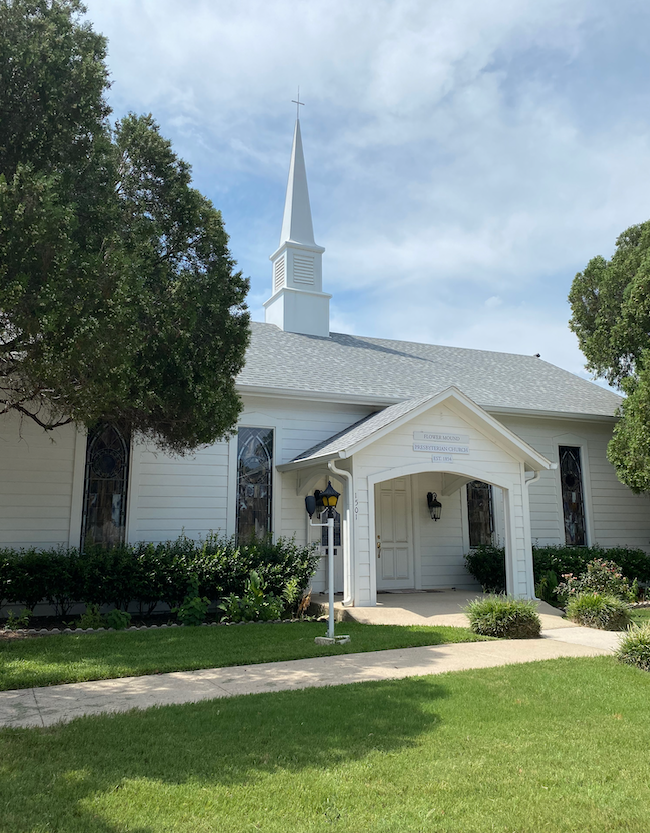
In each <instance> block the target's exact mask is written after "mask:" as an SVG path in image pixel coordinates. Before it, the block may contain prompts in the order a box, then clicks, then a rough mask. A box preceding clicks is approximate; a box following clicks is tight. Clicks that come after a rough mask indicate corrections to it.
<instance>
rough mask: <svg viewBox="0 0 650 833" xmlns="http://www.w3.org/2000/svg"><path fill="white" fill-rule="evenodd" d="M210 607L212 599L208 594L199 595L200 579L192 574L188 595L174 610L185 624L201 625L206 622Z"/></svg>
mask: <svg viewBox="0 0 650 833" xmlns="http://www.w3.org/2000/svg"><path fill="white" fill-rule="evenodd" d="M209 607H210V599H208V598H207V597H206V596H199V579H198V576H197V575H196V574H194V575H191V576H190V581H189V584H188V587H187V595H186V596H185V598H184V599H183V603H182V604H181V605H180V606H179V607H176V608H174V609H173V611H172V612H173V613H175V614H176V615H177V616H178V619H179V621H180V622H181V624H183V625H190V626H193V625H201V624H203V622H205V617H206V615H207V612H208V608H209Z"/></svg>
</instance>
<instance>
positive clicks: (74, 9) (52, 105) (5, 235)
mask: <svg viewBox="0 0 650 833" xmlns="http://www.w3.org/2000/svg"><path fill="white" fill-rule="evenodd" d="M84 11H85V9H84V7H83V6H82V5H81V4H80V2H79V0H0V414H1V413H7V412H9V411H16V412H18V413H20V414H22V415H23V416H24V417H25V418H29V419H33V420H34V421H36V422H37V423H38V424H39V425H41V426H42V427H43V428H45V429H52V428H54V427H57V426H60V425H63V424H65V423H67V422H70V421H74V422H76V423H78V424H80V425H86V426H91V425H93V424H95V423H97V422H98V421H100V420H106V421H110V422H113V423H115V424H117V425H119V426H121V427H122V428H126V429H129V430H133V431H137V432H139V433H140V434H142V435H144V436H145V437H147V438H149V439H152V440H153V441H154V442H155V443H156V444H157V445H158V446H159V447H161V448H165V449H167V450H170V451H173V452H176V453H183V452H185V451H188V450H191V449H193V448H196V447H197V446H200V445H203V444H206V443H211V442H214V441H215V440H216V439H218V438H219V437H222V436H224V435H225V434H227V433H228V432H229V430H230V429H231V427H232V426H233V425H234V424H235V422H236V420H237V416H238V414H239V411H240V409H241V403H240V400H239V397H238V395H237V392H236V390H235V384H234V378H235V376H236V375H237V373H238V372H239V371H240V370H241V368H242V367H243V363H244V354H245V350H246V346H247V344H248V339H249V316H248V312H247V310H246V305H245V296H246V292H247V290H248V281H247V280H245V279H244V278H243V277H242V275H241V273H240V272H236V271H235V269H234V267H235V262H234V260H233V259H232V257H231V255H230V252H229V250H228V237H227V235H226V232H225V230H224V227H223V222H222V218H221V213H220V212H219V211H217V210H216V209H215V208H214V207H213V205H212V204H211V202H210V201H209V200H208V199H206V198H205V197H203V196H202V195H201V194H200V193H199V192H198V191H197V190H195V189H193V188H192V187H191V176H190V167H189V165H188V164H187V163H185V162H184V161H183V160H181V159H179V158H178V157H177V156H176V154H175V153H174V152H173V150H172V147H171V144H170V142H168V141H167V140H166V139H164V138H163V137H162V136H161V135H160V132H159V128H158V126H157V125H156V123H155V121H154V120H153V118H152V117H151V116H140V117H138V116H135V115H132V114H131V115H128V116H126V117H125V118H123V119H122V120H121V121H118V122H117V123H116V124H115V125H111V124H110V123H109V121H108V117H109V114H110V109H109V107H108V105H107V103H106V99H105V94H106V90H107V88H108V72H107V69H106V63H105V57H106V44H105V40H104V38H102V37H101V36H100V35H98V34H96V33H95V32H93V30H92V28H91V27H90V25H89V24H88V23H84V22H83V21H82V15H83V13H84Z"/></svg>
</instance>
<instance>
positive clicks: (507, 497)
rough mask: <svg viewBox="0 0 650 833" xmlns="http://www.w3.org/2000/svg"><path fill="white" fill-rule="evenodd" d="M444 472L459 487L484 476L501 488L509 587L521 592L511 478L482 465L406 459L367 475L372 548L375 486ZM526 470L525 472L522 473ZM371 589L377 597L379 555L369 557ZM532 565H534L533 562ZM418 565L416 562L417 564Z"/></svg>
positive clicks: (513, 591) (374, 536) (418, 496)
mask: <svg viewBox="0 0 650 833" xmlns="http://www.w3.org/2000/svg"><path fill="white" fill-rule="evenodd" d="M429 473H431V474H442V475H449V476H450V477H451V478H453V479H454V480H456V481H458V480H461V483H460V484H459V486H458V488H462V485H463V484H462V481H465V482H468V481H470V480H481V481H483V482H484V483H489V484H490V485H492V486H496V487H498V488H499V489H501V490H502V493H503V499H504V512H505V540H504V549H505V564H506V591H507V592H508V593H509V594H511V595H522V594H521V593H520V592H519V593H518V592H517V588H516V586H515V581H514V558H513V555H514V549H513V541H514V536H515V524H514V518H515V514H516V512H515V507H514V505H513V501H512V493H513V483H512V479H511V478H507V477H505V476H504V475H503V474H500V473H499V472H494V471H490V470H487V469H486V468H485V467H483V466H473V465H464V466H462V468H456V469H454V470H453V471H450V470H449V468H448V467H446V466H445V465H443V464H436V463H432V462H424V461H423V462H419V463H406V464H401V465H397V466H393V467H391V468H387V469H383V470H381V471H375V472H373V473H372V474H370V475H368V478H367V482H368V539H369V542H372V548H371V549H370V551H371V552H373V553H374V551H375V546H376V545H375V542H376V540H377V531H376V530H377V509H378V507H377V506H376V504H375V486H377V485H379V484H381V483H384V482H386V481H390V480H395V479H397V478H403V477H410V476H411V475H415V474H429ZM522 474H523V473H522ZM420 498H421V496H420V495H413V498H412V499H413V500H418V499H420ZM419 557H420V553H419V552H415V553H414V558H415V559H417V558H419ZM369 566H370V576H369V578H370V591H371V596H373V597H374V598H375V599H376V596H377V588H378V578H377V570H378V559H377V558H376V557H375V558H372V559H371V560H370V564H369ZM531 567H532V565H531ZM416 569H417V565H416Z"/></svg>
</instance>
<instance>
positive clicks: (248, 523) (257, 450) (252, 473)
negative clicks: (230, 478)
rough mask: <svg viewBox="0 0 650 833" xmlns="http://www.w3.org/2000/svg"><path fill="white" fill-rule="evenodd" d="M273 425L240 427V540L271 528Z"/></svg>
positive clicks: (238, 537)
mask: <svg viewBox="0 0 650 833" xmlns="http://www.w3.org/2000/svg"><path fill="white" fill-rule="evenodd" d="M272 492H273V429H272V428H240V429H239V433H238V437H237V540H238V541H247V540H250V539H251V538H263V537H264V536H265V535H268V534H269V533H270V532H271V529H272V526H271V518H272V514H271V507H272V497H273V494H272Z"/></svg>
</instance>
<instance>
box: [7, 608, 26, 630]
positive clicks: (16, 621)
mask: <svg viewBox="0 0 650 833" xmlns="http://www.w3.org/2000/svg"><path fill="white" fill-rule="evenodd" d="M31 615H32V614H31V611H30V610H27V609H26V608H25V609H24V610H21V611H20V613H18V614H16V613H14V612H13V610H10V611H9V615H8V616H7V621H6V622H5V630H8V631H17V630H20V629H21V628H28V627H29V620H30V618H31Z"/></svg>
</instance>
